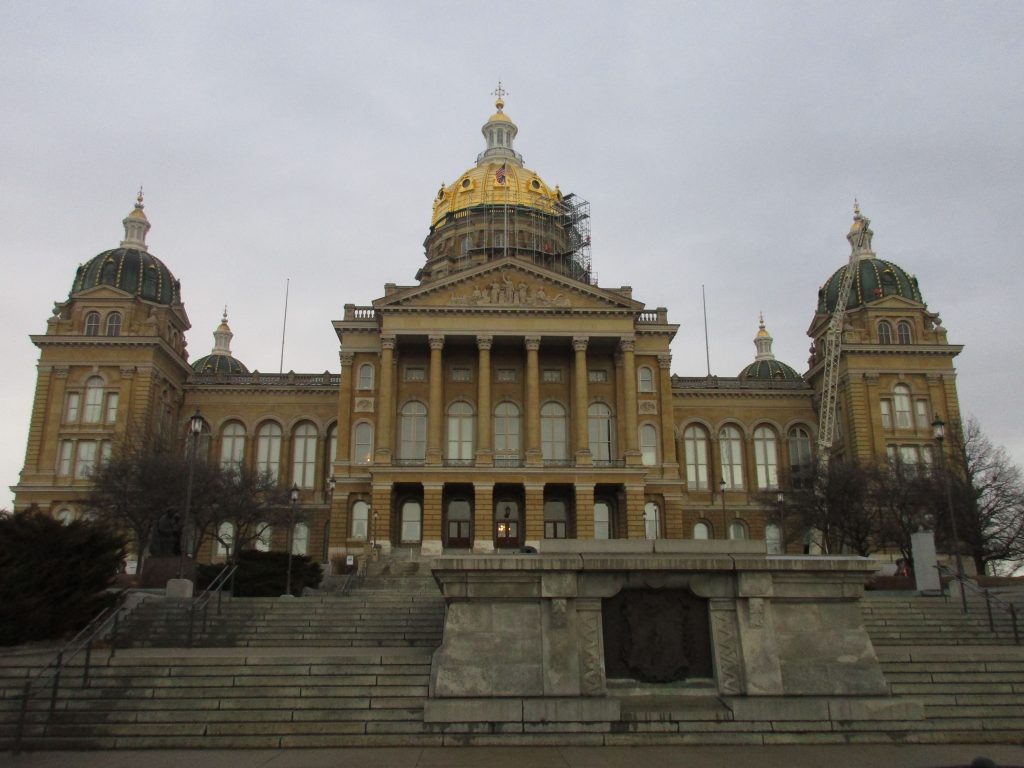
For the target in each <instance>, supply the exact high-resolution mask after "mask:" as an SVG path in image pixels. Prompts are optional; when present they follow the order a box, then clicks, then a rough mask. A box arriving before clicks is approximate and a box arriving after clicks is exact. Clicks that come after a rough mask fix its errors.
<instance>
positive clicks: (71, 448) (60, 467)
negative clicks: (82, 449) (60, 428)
mask: <svg viewBox="0 0 1024 768" xmlns="http://www.w3.org/2000/svg"><path fill="white" fill-rule="evenodd" d="M74 452H75V444H74V443H73V442H71V441H70V440H62V441H61V443H60V459H59V461H58V462H57V474H58V475H60V476H61V477H67V476H68V475H70V474H71V457H72V456H73V455H74Z"/></svg>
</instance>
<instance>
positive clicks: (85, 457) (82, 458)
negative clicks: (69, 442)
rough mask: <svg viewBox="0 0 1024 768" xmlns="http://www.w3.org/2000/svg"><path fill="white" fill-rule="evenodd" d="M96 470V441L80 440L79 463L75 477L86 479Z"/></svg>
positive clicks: (76, 466)
mask: <svg viewBox="0 0 1024 768" xmlns="http://www.w3.org/2000/svg"><path fill="white" fill-rule="evenodd" d="M95 468H96V441H95V440H80V441H79V443H78V461H77V462H76V463H75V477H76V478H86V477H89V476H90V475H92V473H93V470H94V469H95Z"/></svg>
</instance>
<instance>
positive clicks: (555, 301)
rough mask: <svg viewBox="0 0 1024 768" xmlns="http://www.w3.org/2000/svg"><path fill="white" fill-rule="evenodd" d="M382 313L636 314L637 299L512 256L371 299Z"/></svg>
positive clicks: (638, 305) (637, 309) (639, 305)
mask: <svg viewBox="0 0 1024 768" xmlns="http://www.w3.org/2000/svg"><path fill="white" fill-rule="evenodd" d="M373 306H374V308H376V309H379V310H388V309H417V308H425V309H428V308H429V309H440V308H445V309H460V308H464V309H473V310H481V309H496V310H508V309H532V310H546V309H557V310H560V311H563V312H564V311H566V310H574V309H575V310H605V311H609V310H611V311H615V310H618V311H625V312H636V311H639V310H641V309H643V307H644V305H643V304H642V303H640V302H639V301H634V300H633V299H630V298H627V297H626V296H623V295H621V294H619V293H616V292H614V291H608V290H604V289H602V288H598V287H596V286H593V285H588V284H586V283H582V282H579V281H578V280H572V279H569V278H566V277H563V276H562V275H559V274H558V273H556V272H551V271H549V270H547V269H544V268H543V267H538V266H535V265H533V264H530V263H527V262H523V261H520V260H518V259H514V258H508V259H501V260H499V261H494V262H489V263H488V264H483V265H481V266H479V267H474V268H473V269H467V270H465V271H463V272H459V273H457V274H454V275H451V276H449V277H446V278H443V279H441V280H437V281H435V282H432V283H430V284H428V285H419V286H413V287H410V288H405V289H401V290H398V291H396V292H394V293H392V294H391V295H389V296H385V297H384V298H381V299H377V300H376V301H374V302H373Z"/></svg>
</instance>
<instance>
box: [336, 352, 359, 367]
mask: <svg viewBox="0 0 1024 768" xmlns="http://www.w3.org/2000/svg"><path fill="white" fill-rule="evenodd" d="M355 359H356V353H355V352H349V351H347V350H344V349H343V350H341V351H340V352H338V360H339V361H340V362H341V367H342V368H347V367H348V366H350V365H352V363H353V362H354V361H355Z"/></svg>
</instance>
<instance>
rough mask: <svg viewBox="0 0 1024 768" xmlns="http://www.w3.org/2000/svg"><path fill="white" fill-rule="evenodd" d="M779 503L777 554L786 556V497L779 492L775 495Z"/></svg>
mask: <svg viewBox="0 0 1024 768" xmlns="http://www.w3.org/2000/svg"><path fill="white" fill-rule="evenodd" d="M775 500H776V501H777V502H778V503H779V554H780V555H784V554H786V496H785V494H783V493H782V491H779V492H778V493H777V494H776V495H775Z"/></svg>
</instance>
